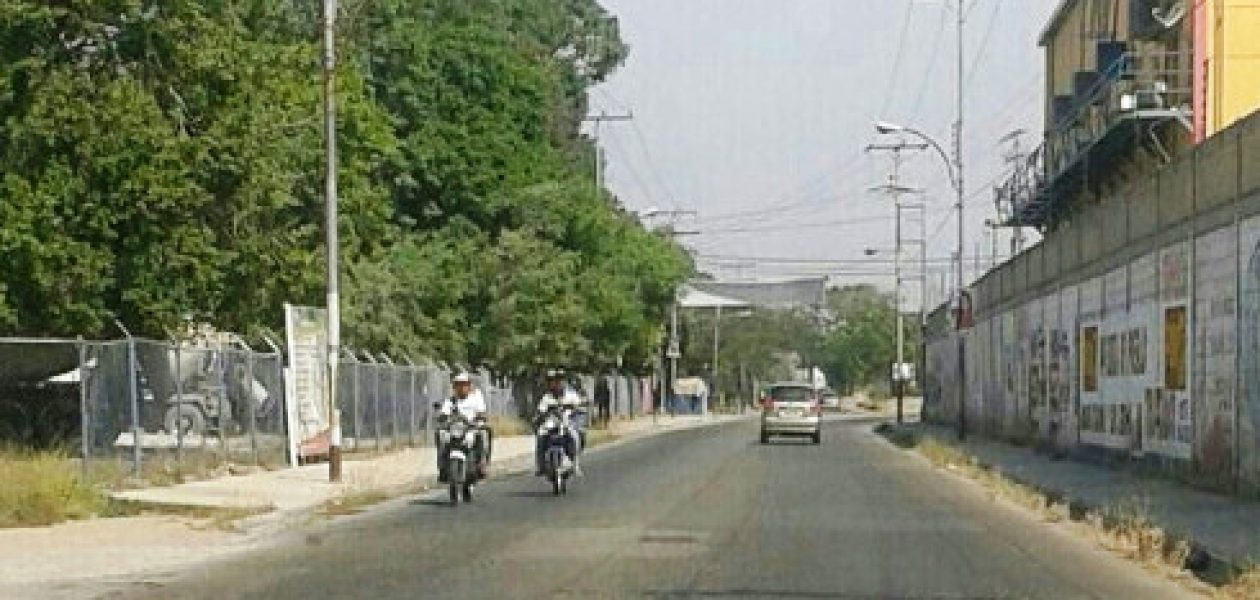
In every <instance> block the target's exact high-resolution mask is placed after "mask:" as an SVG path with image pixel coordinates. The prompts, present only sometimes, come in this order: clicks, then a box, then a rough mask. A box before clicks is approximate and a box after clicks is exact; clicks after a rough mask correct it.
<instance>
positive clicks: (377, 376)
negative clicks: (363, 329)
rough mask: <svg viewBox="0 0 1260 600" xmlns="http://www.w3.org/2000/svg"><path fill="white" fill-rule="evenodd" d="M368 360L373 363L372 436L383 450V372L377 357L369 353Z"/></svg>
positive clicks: (378, 450) (377, 447) (377, 448)
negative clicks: (378, 366) (377, 362)
mask: <svg viewBox="0 0 1260 600" xmlns="http://www.w3.org/2000/svg"><path fill="white" fill-rule="evenodd" d="M367 356H368V362H371V363H372V438H373V439H374V444H375V445H376V451H377V452H380V451H381V373H380V369H378V368H377V364H376V359H375V358H373V357H372V355H371V354H368V355H367Z"/></svg>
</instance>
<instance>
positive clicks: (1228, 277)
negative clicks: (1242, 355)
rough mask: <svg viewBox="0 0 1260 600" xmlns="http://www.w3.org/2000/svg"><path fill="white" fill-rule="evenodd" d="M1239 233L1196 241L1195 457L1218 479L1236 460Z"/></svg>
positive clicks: (1225, 232)
mask: <svg viewBox="0 0 1260 600" xmlns="http://www.w3.org/2000/svg"><path fill="white" fill-rule="evenodd" d="M1237 233H1238V232H1237V230H1236V229H1234V228H1232V227H1230V228H1225V229H1218V230H1216V231H1213V232H1211V233H1207V234H1205V235H1202V236H1200V237H1199V238H1198V239H1197V240H1195V261H1194V263H1195V271H1194V283H1195V285H1194V289H1195V294H1194V298H1195V299H1194V307H1195V311H1194V315H1193V322H1194V338H1193V341H1192V343H1191V348H1192V349H1193V352H1194V366H1193V368H1192V372H1193V374H1194V377H1193V385H1194V389H1193V390H1192V398H1194V403H1193V409H1192V410H1193V414H1194V416H1195V418H1194V421H1195V431H1194V445H1193V446H1194V458H1195V460H1196V462H1197V463H1198V467H1199V469H1200V470H1201V471H1202V472H1204V473H1206V474H1210V475H1216V476H1223V475H1228V474H1230V472H1231V471H1232V469H1233V460H1234V456H1233V440H1234V415H1235V407H1234V389H1235V384H1236V381H1237V379H1238V378H1237V376H1236V368H1235V346H1236V342H1237V335H1236V329H1235V320H1236V317H1237V302H1236V298H1237V277H1238V260H1237V256H1238V237H1237Z"/></svg>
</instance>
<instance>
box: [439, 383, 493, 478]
mask: <svg viewBox="0 0 1260 600" xmlns="http://www.w3.org/2000/svg"><path fill="white" fill-rule="evenodd" d="M486 412H487V409H486V397H485V396H484V395H482V393H481V390H479V389H477V388H476V386H474V385H473V382H472V376H471V375H469V374H468V373H457V374H456V375H455V376H454V377H452V378H451V395H450V397H448V398H447V399H446V400H444V401H443V402H442V404H441V405H440V406H439V407H438V413H437V421H438V425H439V426H443V425H445V424H446V422H447V421H448V420H450V418H451V416H452V415H454V414H456V413H458V414H459V415H460V416H462V417H463V418H464V420H466V421H468V422H469V423H472V424H475V425H477V426H478V430H477V445H478V449H477V456H478V459H479V460H478V463H479V464H478V465H477V466H478V472H479V473H480V474H481V476H483V477H484V476H485V475H487V474H488V473H489V466H488V465H489V462H490V451H491V448H492V445H491V444H492V439H493V438H492V437H491V436H492V432H491V431H490V427H489V426H488V425H487V424H486ZM436 445H437V452H438V455H437V461H438V481H441V482H445V481H446V453H447V451H448V448H446V447H445V446H443V445H442V444H436Z"/></svg>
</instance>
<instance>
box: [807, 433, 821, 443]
mask: <svg viewBox="0 0 1260 600" xmlns="http://www.w3.org/2000/svg"><path fill="white" fill-rule="evenodd" d="M809 437H810V439H812V440H813V441H814V444H815V445H817V444H821V443H822V430H818V431H815V432H814V434H813V435H811V436H809Z"/></svg>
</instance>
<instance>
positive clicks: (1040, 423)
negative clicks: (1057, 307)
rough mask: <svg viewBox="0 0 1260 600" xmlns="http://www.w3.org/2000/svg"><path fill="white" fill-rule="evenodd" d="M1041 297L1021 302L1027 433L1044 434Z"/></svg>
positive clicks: (1044, 342) (1047, 420)
mask: <svg viewBox="0 0 1260 600" xmlns="http://www.w3.org/2000/svg"><path fill="white" fill-rule="evenodd" d="M1042 304H1043V302H1042V301H1041V300H1033V301H1032V302H1029V303H1028V304H1026V305H1024V335H1023V340H1024V343H1025V344H1026V345H1025V347H1024V394H1025V397H1026V398H1027V399H1028V400H1027V407H1028V408H1027V411H1028V412H1027V413H1026V415H1027V416H1026V420H1025V424H1026V426H1027V429H1025V430H1023V431H1021V432H1020V433H1021V434H1023V435H1027V434H1029V433H1031V434H1033V435H1036V436H1038V437H1044V431H1045V430H1046V428H1047V423H1048V422H1049V410H1048V404H1047V402H1046V328H1045V327H1044V325H1043V322H1044V321H1043V319H1044V317H1043V315H1042V311H1041V309H1042Z"/></svg>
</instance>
